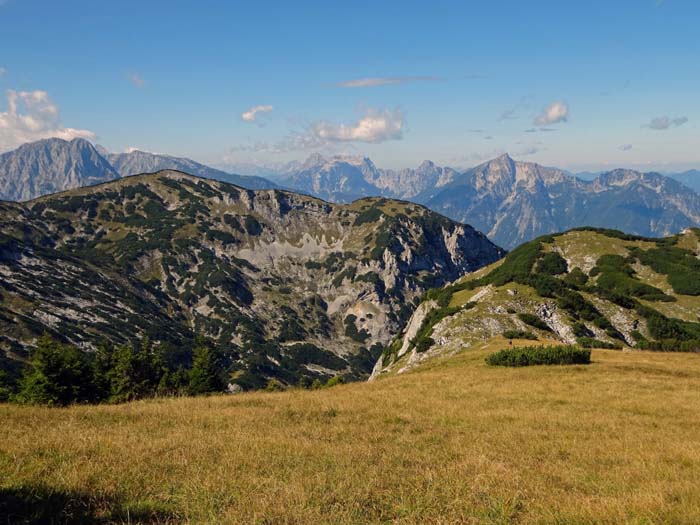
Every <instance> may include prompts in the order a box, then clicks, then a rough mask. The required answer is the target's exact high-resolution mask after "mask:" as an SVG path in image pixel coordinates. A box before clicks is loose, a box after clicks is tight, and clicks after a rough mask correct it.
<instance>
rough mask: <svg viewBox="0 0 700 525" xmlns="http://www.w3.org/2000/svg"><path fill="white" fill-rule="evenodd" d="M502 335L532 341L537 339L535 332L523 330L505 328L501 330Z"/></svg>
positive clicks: (507, 337)
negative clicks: (503, 330)
mask: <svg viewBox="0 0 700 525" xmlns="http://www.w3.org/2000/svg"><path fill="white" fill-rule="evenodd" d="M503 337H505V338H506V339H531V340H532V341H537V336H536V335H535V334H533V333H532V332H526V331H524V330H506V331H505V332H503Z"/></svg>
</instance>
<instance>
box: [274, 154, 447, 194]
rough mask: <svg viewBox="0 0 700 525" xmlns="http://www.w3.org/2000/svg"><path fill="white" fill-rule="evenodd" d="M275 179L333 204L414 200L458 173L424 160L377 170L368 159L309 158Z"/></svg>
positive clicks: (341, 157)
mask: <svg viewBox="0 0 700 525" xmlns="http://www.w3.org/2000/svg"><path fill="white" fill-rule="evenodd" d="M283 169H284V170H285V171H286V174H285V175H281V176H279V177H278V178H277V179H276V180H278V181H279V182H280V184H282V185H284V186H286V187H289V188H291V189H294V190H297V191H303V192H304V193H309V194H311V195H315V196H317V197H320V198H322V199H326V200H329V201H333V202H350V201H352V200H354V199H358V198H362V197H366V196H370V195H372V196H382V197H392V198H402V199H413V198H415V197H417V196H418V195H420V194H423V193H426V192H431V191H433V192H434V191H436V189H437V188H440V187H442V186H444V185H445V184H447V183H449V182H450V181H452V180H453V179H454V178H455V177H456V176H457V175H458V174H459V173H458V172H457V171H455V170H453V169H451V168H443V167H439V166H436V165H435V163H433V162H431V161H428V160H426V161H424V162H423V163H421V165H420V166H418V168H416V169H412V168H406V169H401V170H389V169H380V168H377V166H375V164H374V163H373V162H372V161H371V160H370V159H368V158H367V157H350V156H336V157H330V158H326V157H323V156H322V155H318V154H315V155H312V156H310V157H309V158H308V159H306V161H305V162H304V163H301V164H299V163H290V164H289V165H287V166H285V167H284V168H283Z"/></svg>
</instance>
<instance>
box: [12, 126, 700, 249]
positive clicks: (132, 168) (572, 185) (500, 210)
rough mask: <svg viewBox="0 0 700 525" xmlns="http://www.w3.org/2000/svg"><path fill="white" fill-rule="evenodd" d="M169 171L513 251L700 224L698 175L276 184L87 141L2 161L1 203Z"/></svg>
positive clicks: (375, 177) (330, 162) (282, 173)
mask: <svg viewBox="0 0 700 525" xmlns="http://www.w3.org/2000/svg"><path fill="white" fill-rule="evenodd" d="M162 169H174V170H178V171H183V172H186V173H189V174H192V175H196V176H201V177H206V178H210V179H215V180H220V181H224V182H229V183H233V184H236V185H238V186H241V187H244V188H248V189H264V188H286V189H290V190H292V191H297V192H302V193H306V194H308V195H312V196H315V197H318V198H321V199H324V200H327V201H330V202H336V203H349V202H352V201H354V200H356V199H361V198H364V197H370V196H380V197H385V198H396V199H405V200H409V201H412V202H416V203H419V204H423V205H425V206H427V207H429V208H430V209H432V210H434V211H437V212H439V213H441V214H443V215H445V216H447V217H449V218H451V219H453V220H456V221H458V222H463V223H467V224H471V225H472V226H474V227H475V228H476V229H478V230H480V231H483V232H484V233H486V235H487V236H488V237H489V238H490V239H491V240H492V241H494V242H495V243H496V244H498V245H500V246H503V247H505V248H508V249H510V248H514V247H515V246H518V245H519V244H521V243H523V242H526V241H528V240H531V239H533V238H535V237H537V236H539V235H542V234H546V233H552V232H557V231H563V230H567V229H569V228H575V227H578V226H601V227H611V228H617V229H621V230H624V231H626V232H629V233H633V234H637V235H643V236H666V235H671V234H673V233H676V232H678V231H681V230H682V229H684V228H687V227H690V226H696V225H698V224H700V197H698V194H696V193H695V192H694V191H692V190H691V189H690V188H689V186H691V187H698V183H697V182H696V180H698V179H697V175H698V173H697V172H693V171H690V172H685V173H683V174H677V175H673V176H664V175H661V174H658V173H641V172H637V171H633V170H622V169H618V170H613V171H610V172H605V173H601V174H597V175H595V176H593V175H591V176H590V177H587V179H586V180H584V179H581V178H578V177H576V176H574V175H571V174H570V173H568V172H566V171H564V170H560V169H557V168H550V167H545V166H541V165H538V164H535V163H529V162H521V161H516V160H513V159H512V158H511V157H509V156H508V155H502V156H500V157H498V158H496V159H493V160H490V161H488V162H485V163H483V164H481V165H479V166H476V167H474V168H471V169H468V170H466V171H458V170H455V169H452V168H449V167H440V166H437V165H436V164H435V163H433V162H431V161H424V162H423V163H421V164H420V166H418V167H417V168H415V169H402V170H389V169H381V168H378V167H377V166H376V165H375V164H374V163H373V162H372V161H371V160H370V159H369V158H366V157H349V156H335V157H329V158H327V157H323V156H321V155H318V154H315V155H312V156H310V157H309V158H308V159H306V161H304V162H303V163H301V162H290V163H288V164H286V165H284V166H277V167H276V168H275V169H277V170H278V171H277V173H276V175H274V182H273V181H271V180H268V179H265V178H262V177H258V176H245V175H234V174H230V173H227V172H225V171H222V170H217V169H215V168H211V167H209V166H206V165H203V164H200V163H198V162H195V161H193V160H190V159H186V158H179V157H172V156H169V155H161V154H155V153H148V152H143V151H138V150H135V151H131V152H129V153H119V154H116V153H109V152H108V151H106V150H105V149H104V148H100V147H93V146H92V145H91V144H90V143H89V142H88V141H86V140H83V139H75V140H73V141H71V142H66V141H63V140H60V139H47V140H42V141H39V142H36V143H32V144H26V145H24V146H22V147H20V148H19V149H17V150H15V151H12V152H8V153H5V154H3V155H2V156H0V198H1V199H6V200H20V201H21V200H27V199H31V198H35V197H38V196H40V195H44V194H47V193H52V192H55V191H62V190H65V189H69V188H74V187H79V186H85V185H89V184H95V183H98V182H105V181H109V180H113V179H115V178H117V177H119V176H121V177H124V176H128V175H133V174H138V173H150V172H155V171H158V170H162ZM251 171H254V170H251ZM268 171H269V170H268ZM679 181H681V182H679ZM683 182H685V183H687V184H688V185H689V186H686V185H684V184H683Z"/></svg>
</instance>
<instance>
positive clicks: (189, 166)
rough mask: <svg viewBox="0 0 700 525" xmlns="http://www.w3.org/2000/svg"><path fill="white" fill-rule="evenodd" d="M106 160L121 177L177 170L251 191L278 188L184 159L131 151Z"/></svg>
mask: <svg viewBox="0 0 700 525" xmlns="http://www.w3.org/2000/svg"><path fill="white" fill-rule="evenodd" d="M106 158H107V160H108V161H109V162H110V163H111V164H112V166H114V169H116V170H117V171H118V172H119V174H120V175H121V176H122V177H126V176H128V175H138V174H140V173H154V172H156V171H160V170H177V171H182V172H185V173H189V174H190V175H196V176H198V177H206V178H208V179H214V180H220V181H223V182H229V183H231V184H236V185H238V186H242V187H244V188H247V189H251V190H261V189H272V188H277V187H279V186H278V185H277V184H275V183H274V182H272V181H269V180H267V179H264V178H262V177H257V176H249V175H236V174H232V173H228V172H225V171H221V170H218V169H215V168H211V167H209V166H206V165H204V164H201V163H199V162H196V161H194V160H192V159H188V158H184V157H173V156H170V155H162V154H158V153H150V152H147V151H139V150H133V151H130V152H129V153H107V154H106Z"/></svg>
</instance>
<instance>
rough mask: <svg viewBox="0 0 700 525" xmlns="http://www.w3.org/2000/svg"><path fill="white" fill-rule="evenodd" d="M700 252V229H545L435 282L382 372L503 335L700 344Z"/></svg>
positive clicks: (676, 347) (615, 343) (602, 344)
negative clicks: (660, 233)
mask: <svg viewBox="0 0 700 525" xmlns="http://www.w3.org/2000/svg"><path fill="white" fill-rule="evenodd" d="M699 254H700V228H693V229H688V230H685V231H684V232H682V233H680V234H678V235H675V236H672V237H667V238H661V239H658V238H649V237H640V236H635V235H629V234H625V233H622V232H620V231H616V230H607V229H597V228H578V229H575V230H570V231H567V232H562V233H558V234H553V235H547V236H543V237H539V238H537V239H535V240H533V241H530V242H528V243H525V244H523V245H521V246H519V247H518V248H516V249H515V250H513V251H512V252H510V253H509V254H508V255H507V256H506V257H505V258H503V259H501V260H499V261H498V262H496V263H494V264H492V265H490V266H488V267H485V268H483V269H481V270H478V271H477V272H474V273H473V274H470V275H467V276H466V277H464V278H462V279H460V280H458V281H457V282H455V283H453V284H452V285H448V286H446V287H444V288H442V289H434V290H430V291H429V292H428V293H427V294H426V297H425V298H424V300H423V302H422V303H421V304H420V305H419V306H418V307H417V308H416V310H415V312H414V314H413V315H412V317H411V319H410V320H409V321H408V323H407V324H406V326H405V328H404V330H403V332H402V334H401V335H400V336H399V337H397V338H396V339H395V340H394V341H393V342H392V343H391V344H390V345H389V346H387V347H386V349H385V352H384V355H383V356H382V358H381V359H380V360H379V361H378V362H377V364H376V365H375V369H374V371H373V375H372V377H373V378H376V377H378V376H379V375H381V374H384V373H395V372H401V371H406V370H409V369H411V368H413V367H416V366H419V365H420V364H421V363H423V362H425V361H429V360H431V359H433V358H436V357H441V356H444V355H451V354H453V353H458V352H462V351H467V352H468V351H470V350H471V349H473V348H476V347H478V346H479V345H481V344H483V343H484V342H486V341H488V340H490V339H492V338H498V337H507V338H511V339H519V340H525V341H528V340H555V341H559V342H560V343H565V344H579V345H582V346H587V347H594V348H623V347H627V348H641V349H651V350H669V351H670V350H673V351H693V352H697V351H700V322H698V320H699V319H698V316H697V312H698V308H700V285H698V283H700V261H699V260H698V255H699ZM530 344H533V343H530ZM534 344H537V343H534Z"/></svg>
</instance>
